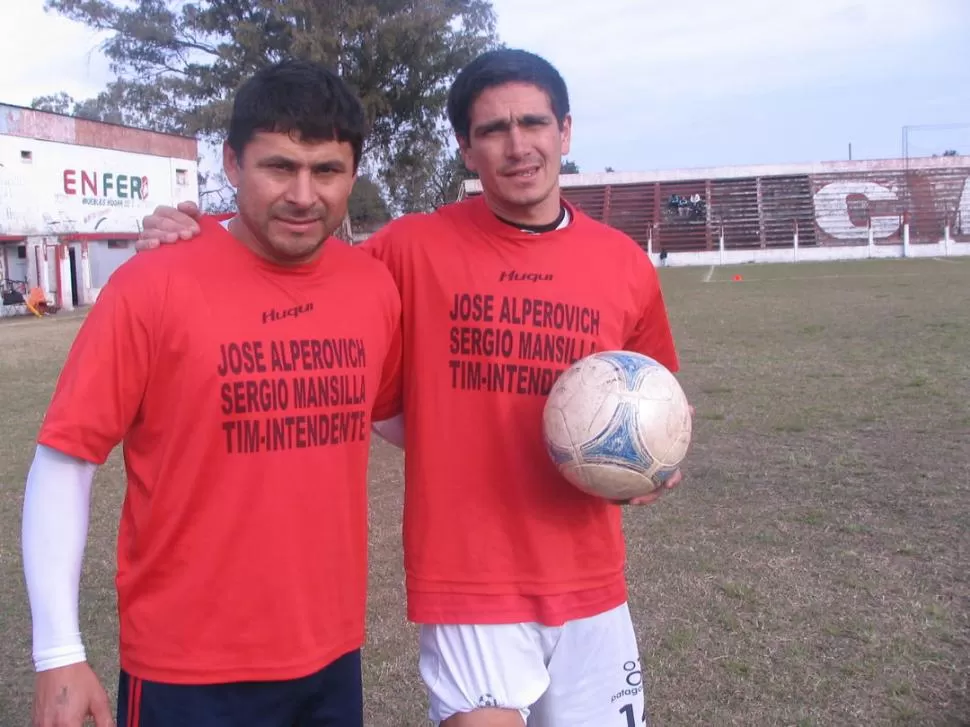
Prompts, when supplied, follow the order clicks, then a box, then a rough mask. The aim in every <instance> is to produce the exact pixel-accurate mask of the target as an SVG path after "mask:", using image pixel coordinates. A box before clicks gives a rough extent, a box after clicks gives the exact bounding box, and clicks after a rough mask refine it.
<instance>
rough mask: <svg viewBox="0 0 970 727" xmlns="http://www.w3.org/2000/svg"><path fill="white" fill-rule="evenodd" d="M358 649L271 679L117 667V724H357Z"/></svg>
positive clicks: (360, 704)
mask: <svg viewBox="0 0 970 727" xmlns="http://www.w3.org/2000/svg"><path fill="white" fill-rule="evenodd" d="M363 724H364V699H363V692H362V685H361V674H360V651H359V650H358V651H352V652H350V653H349V654H346V655H344V656H342V657H340V658H339V659H337V660H336V661H334V662H333V663H331V664H329V665H327V666H326V667H324V668H323V669H321V670H320V671H318V672H316V673H315V674H311V675H309V676H306V677H302V678H300V679H291V680H287V681H276V682H237V683H231V684H201V685H194V684H163V683H159V682H149V681H145V680H143V679H139V678H137V677H133V676H131V675H129V674H128V673H126V672H125V671H122V672H121V678H120V680H119V682H118V727H363Z"/></svg>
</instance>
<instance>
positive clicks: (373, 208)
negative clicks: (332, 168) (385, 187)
mask: <svg viewBox="0 0 970 727" xmlns="http://www.w3.org/2000/svg"><path fill="white" fill-rule="evenodd" d="M348 211H349V214H350V221H351V223H352V224H353V225H354V226H355V227H358V226H359V227H377V226H378V225H380V224H382V223H384V222H387V221H388V220H390V219H391V213H390V212H389V211H388V209H387V202H386V201H385V199H384V195H383V194H382V193H381V188H380V187H379V186H378V185H377V184H375V182H374V180H372V179H371V178H370V177H369V176H367V175H366V174H362V175H360V176H359V177H357V181H356V182H355V183H354V191H353V192H352V193H351V195H350V201H349V204H348Z"/></svg>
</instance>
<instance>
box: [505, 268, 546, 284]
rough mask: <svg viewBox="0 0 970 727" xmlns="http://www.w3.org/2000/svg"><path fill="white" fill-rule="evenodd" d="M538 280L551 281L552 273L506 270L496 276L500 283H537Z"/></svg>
mask: <svg viewBox="0 0 970 727" xmlns="http://www.w3.org/2000/svg"><path fill="white" fill-rule="evenodd" d="M540 280H552V273H520V272H518V271H516V270H507V271H505V272H503V273H500V274H499V276H498V282H500V283H518V282H528V283H538V282H539V281H540Z"/></svg>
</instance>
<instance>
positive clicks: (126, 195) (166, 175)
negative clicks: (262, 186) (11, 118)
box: [0, 136, 199, 235]
mask: <svg viewBox="0 0 970 727" xmlns="http://www.w3.org/2000/svg"><path fill="white" fill-rule="evenodd" d="M0 165H2V166H0V234H18V235H40V234H66V233H73V232H78V233H94V232H105V233H111V232H137V231H138V229H139V225H140V223H141V220H142V218H143V217H144V216H145V215H147V214H149V213H150V212H151V210H153V209H154V208H155V207H156V206H157V205H160V204H166V205H174V204H176V203H178V202H181V201H184V200H192V201H196V202H197V201H198V196H199V191H198V175H197V171H196V163H195V162H192V161H188V160H185V159H176V158H168V157H158V156H151V155H148V154H136V153H132V152H125V151H117V150H113V149H100V148H95V147H88V146H76V145H72V144H63V143H60V142H52V141H38V140H36V139H27V138H24V137H15V136H0Z"/></svg>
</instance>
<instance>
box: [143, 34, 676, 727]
mask: <svg viewBox="0 0 970 727" xmlns="http://www.w3.org/2000/svg"><path fill="white" fill-rule="evenodd" d="M448 113H449V117H450V121H451V123H452V126H453V128H454V131H455V135H456V137H457V140H458V143H459V146H460V148H461V151H462V154H463V157H464V161H465V163H466V165H467V166H468V168H469V169H471V170H472V171H475V172H477V173H478V176H479V178H480V179H481V182H482V187H483V191H484V194H483V195H482V197H480V198H475V199H471V200H467V201H463V202H459V203H456V204H452V205H447V206H445V207H443V208H441V209H439V210H437V211H436V212H435V213H433V214H425V215H409V216H406V217H404V218H401V219H398V220H395V221H393V222H391V223H389V224H388V225H386V226H385V227H384V228H383V229H381V230H380V231H379V232H378V233H377V234H376V235H374V236H373V237H372V238H371V239H369V240H368V241H367V242H366V243H365V244H364V245H363V246H362V247H363V248H364V249H366V250H368V251H369V252H370V253H371V254H372V255H374V256H376V257H377V258H379V259H380V260H382V261H383V262H384V264H385V265H386V266H387V267H388V269H389V270H390V271H391V274H392V275H393V277H394V279H395V281H396V283H397V286H398V288H399V290H400V293H401V298H402V306H403V316H404V325H403V330H404V362H405V363H404V370H405V371H406V372H407V376H406V377H405V381H404V415H403V420H393V421H390V422H385V423H382V424H379V425H378V429H379V431H382V433H384V434H385V436H386V437H387V438H389V439H392V440H397V441H399V443H401V444H403V446H404V448H405V453H406V461H405V473H406V490H405V506H404V554H405V571H406V576H407V594H408V617H409V618H410V619H411V620H412V621H414V622H417V623H419V624H421V656H420V663H419V667H420V671H421V674H422V676H423V678H424V680H425V683H426V684H427V687H428V690H429V699H430V716H431V718H432V720H434V721H435V722H440V723H441V724H442V725H446V726H447V727H521V726H522V725H523V724H524V723H525V722H526V720H528V724H529V725H530V726H531V725H536V726H537V727H553V726H555V727H604V726H608V725H616V726H617V727H634V726H635V725H640V724H643V720H644V719H645V717H644V716H643V715H644V713H645V709H644V696H643V678H642V674H641V669H640V663H639V655H638V649H637V642H636V636H635V633H634V629H633V625H632V622H631V618H630V613H629V610H628V608H627V604H626V582H625V578H624V565H625V550H624V540H623V533H622V529H621V512H620V509H619V508H618V507H617V506H616V505H614V504H611V503H608V502H605V501H603V500H601V499H598V498H595V497H591V496H589V495H586V494H583V493H582V492H580V491H579V490H578V489H576V488H572V487H570V486H569V485H568V484H567V483H566V482H565V480H564V479H563V478H562V477H561V476H560V475H559V473H558V472H557V470H556V469H555V467H554V465H553V463H552V461H551V460H550V458H549V457H548V455H547V454H546V452H545V449H544V446H543V438H542V429H541V428H542V408H543V404H544V402H545V397H546V395H547V394H548V392H549V390H550V387H551V385H552V381H553V380H554V379H555V377H556V376H558V374H559V373H561V372H562V371H563V370H564V369H565V368H567V367H568V366H569V365H570V364H571V363H572V362H573V361H575V360H576V359H577V358H580V357H582V356H584V355H586V354H588V353H591V352H592V351H599V350H610V349H628V350H634V351H638V352H641V353H645V354H647V355H649V356H651V357H653V358H655V359H657V360H658V361H660V362H661V363H662V364H664V365H665V366H667V367H668V368H669V369H671V370H673V371H676V370H677V368H678V360H677V355H676V352H675V347H674V343H673V338H672V335H671V331H670V327H669V324H668V320H667V314H666V310H665V306H664V301H663V296H662V293H661V290H660V285H659V281H658V278H657V274H656V271H655V270H654V267H653V265H652V264H651V262H650V260H649V258H648V257H647V255H646V254H645V253H644V251H643V250H642V249H641V248H640V247H639V246H637V245H636V243H634V242H633V241H632V240H631V239H630V238H629V237H627V236H626V235H624V234H623V233H621V232H619V231H618V230H615V229H613V228H610V227H608V226H606V225H603V224H600V223H598V222H595V221H594V220H592V219H591V218H589V217H588V216H586V215H584V214H583V213H581V212H580V211H578V210H577V209H576V208H575V207H573V206H572V205H570V204H569V203H568V202H566V201H565V200H564V199H562V197H561V194H560V189H559V170H560V164H561V159H562V156H563V155H565V154H567V153H568V151H569V144H570V136H571V125H572V122H571V118H570V115H569V99H568V94H567V90H566V85H565V83H564V82H563V79H562V78H561V76H560V75H559V73H558V72H557V71H556V70H555V69H554V68H553V67H552V66H551V65H550V64H548V63H547V62H546V61H544V60H543V59H541V58H539V57H537V56H535V55H533V54H530V53H526V52H523V51H515V50H500V51H495V52H490V53H486V54H484V55H483V56H481V57H479V58H478V59H476V60H475V61H473V62H472V63H471V64H470V65H469V66H468V67H466V68H465V69H463V70H462V72H461V73H460V74H459V75H458V78H457V79H456V81H455V83H454V85H453V87H452V89H451V93H450V96H449V102H448ZM182 209H183V211H184V212H188V213H191V212H192V208H191V206H186V207H184V208H182ZM145 228H146V232H145V234H144V241H143V243H142V244H143V245H153V244H157V243H158V242H174V241H175V240H177V239H178V238H179V237H180V236H183V237H184V236H186V235H191V234H192V229H193V223H192V221H191V219H190V218H189V216H187V215H186V214H181V213H179V212H177V211H175V210H172V209H167V208H166V209H158V210H156V214H155V215H153V216H151V217H149V218H146V220H145ZM402 425H403V426H402ZM679 481H680V474H679V473H677V474H676V475H674V476H673V477H672V478H671V479H670V480H669V481H668V483H667V486H666V487H667V488H670V487H674V486H676V485H677V484H678V483H679ZM659 494H660V493H659V492H657V493H653V494H651V495H649V496H647V497H644V498H641V499H640V500H638V501H637V504H648V503H650V502H654V501H655V500H656V499H657V498H658V497H659Z"/></svg>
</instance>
